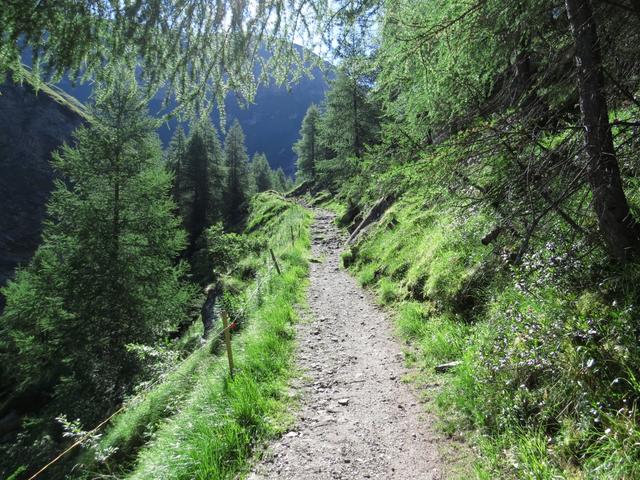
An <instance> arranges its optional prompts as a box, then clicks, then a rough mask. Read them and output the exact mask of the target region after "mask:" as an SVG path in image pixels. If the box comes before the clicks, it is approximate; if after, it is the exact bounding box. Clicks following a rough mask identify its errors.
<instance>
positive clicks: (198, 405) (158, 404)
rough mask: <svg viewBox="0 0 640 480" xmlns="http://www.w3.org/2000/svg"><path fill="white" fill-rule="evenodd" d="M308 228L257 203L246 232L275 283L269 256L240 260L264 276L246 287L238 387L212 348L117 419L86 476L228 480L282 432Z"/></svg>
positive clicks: (275, 199) (236, 348) (300, 217)
mask: <svg viewBox="0 0 640 480" xmlns="http://www.w3.org/2000/svg"><path fill="white" fill-rule="evenodd" d="M310 223H311V216H310V214H309V213H308V212H307V211H306V210H305V209H303V208H302V207H300V206H298V205H296V204H294V203H291V202H288V201H286V200H284V199H282V197H280V196H279V195H278V194H276V193H265V194H260V195H258V196H257V197H256V198H255V199H254V201H253V206H252V213H251V217H250V219H249V230H250V231H251V235H252V236H253V237H254V238H256V239H259V240H260V241H262V242H264V245H265V246H268V247H270V248H273V250H274V252H275V254H276V257H277V258H278V260H279V264H280V267H281V269H282V275H278V274H277V273H276V271H275V269H273V268H271V261H270V260H269V258H268V256H267V255H268V253H267V252H266V251H263V253H262V255H261V256H260V257H259V258H251V259H247V261H251V262H253V263H255V264H258V265H261V268H260V269H259V271H258V273H257V276H256V279H255V281H254V282H251V284H250V285H248V286H247V295H246V296H245V298H246V301H245V305H244V307H245V308H246V311H247V312H248V313H247V315H248V317H247V319H246V321H245V322H244V328H243V329H242V331H241V332H239V333H234V335H233V352H234V360H235V364H236V370H237V371H236V375H235V378H234V379H233V380H231V379H230V378H229V372H228V366H227V359H226V356H225V352H224V349H223V348H220V345H212V344H211V342H215V343H216V344H218V343H219V341H218V340H217V339H212V340H211V341H210V342H209V343H207V344H206V345H205V346H203V347H202V348H199V349H198V350H196V351H195V352H194V353H193V354H191V355H190V356H189V357H188V358H187V359H186V360H184V361H183V362H182V363H181V364H180V365H179V366H178V367H177V369H176V370H175V371H174V372H173V373H171V374H169V375H167V377H166V379H165V380H164V381H163V382H162V383H161V384H160V385H158V386H156V387H155V388H153V389H152V390H151V391H150V392H149V393H147V394H146V395H143V396H142V399H141V400H137V401H134V402H132V404H131V406H130V408H128V409H127V410H126V411H125V412H124V413H123V414H121V415H119V416H118V417H117V418H116V419H115V421H114V423H113V425H112V426H111V427H110V428H109V429H108V430H107V431H106V432H105V435H104V436H103V437H102V438H100V439H99V443H98V447H97V449H94V450H92V451H91V452H90V457H97V458H98V459H99V461H96V460H94V459H92V458H90V457H89V456H86V457H85V462H86V463H87V467H86V469H85V474H86V475H87V476H89V477H91V476H92V475H94V474H95V472H100V473H101V474H115V475H117V476H118V477H119V478H121V477H126V478H149V479H157V478H162V479H173V478H175V479H178V478H184V479H187V478H188V479H192V478H198V479H200V478H201V479H205V478H206V479H211V478H216V479H223V478H235V476H236V475H237V474H238V473H239V472H241V471H243V470H244V469H245V468H246V467H247V465H248V461H249V460H250V459H251V457H252V456H253V455H254V453H255V452H256V447H258V446H259V445H260V444H261V443H262V442H264V441H266V440H267V439H268V438H271V437H273V436H275V435H277V434H279V433H280V432H282V431H283V428H285V427H286V425H287V422H288V418H289V417H288V415H287V408H288V406H289V404H290V402H291V399H290V398H289V396H288V395H287V392H286V386H287V380H288V378H289V376H290V375H291V373H292V365H291V360H292V358H291V357H292V351H293V347H294V340H293V338H294V326H293V324H294V322H295V320H296V318H297V314H296V310H295V308H296V305H297V304H299V303H300V302H303V294H304V291H305V285H306V284H305V279H306V277H307V266H308V265H307V258H308V251H309V247H310V241H309V233H308V231H309V228H308V227H309V225H310ZM292 229H293V231H294V232H295V237H296V238H295V243H294V244H292V240H291V231H292ZM258 285H260V287H259V289H256V287H258ZM212 350H213V352H214V353H212ZM96 452H98V453H97V454H96Z"/></svg>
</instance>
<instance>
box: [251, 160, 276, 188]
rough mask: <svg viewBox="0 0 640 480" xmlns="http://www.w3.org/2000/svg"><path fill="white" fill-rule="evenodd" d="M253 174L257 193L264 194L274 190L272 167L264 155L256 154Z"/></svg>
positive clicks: (252, 169) (252, 166) (252, 165)
mask: <svg viewBox="0 0 640 480" xmlns="http://www.w3.org/2000/svg"><path fill="white" fill-rule="evenodd" d="M251 172H252V174H253V180H254V182H255V187H256V192H258V193H259V192H264V191H267V190H271V189H272V188H273V179H272V172H271V167H270V166H269V162H268V161H267V157H266V156H265V154H264V153H256V154H255V155H254V156H253V161H252V162H251Z"/></svg>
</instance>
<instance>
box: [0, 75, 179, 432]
mask: <svg viewBox="0 0 640 480" xmlns="http://www.w3.org/2000/svg"><path fill="white" fill-rule="evenodd" d="M145 104H146V102H145V100H144V99H143V98H141V96H140V94H139V93H138V91H137V85H136V80H135V76H134V74H133V73H130V74H125V73H124V72H123V71H122V69H121V68H115V67H114V73H113V75H112V76H111V77H110V84H109V85H108V86H107V87H103V88H102V89H100V90H99V91H98V92H97V94H96V101H95V107H94V109H93V115H92V118H93V120H92V123H91V124H90V125H89V126H86V127H81V128H80V129H78V130H77V131H76V133H75V139H76V145H75V146H74V147H70V146H65V147H64V149H63V151H62V153H61V154H60V155H56V156H55V159H54V166H55V168H56V170H57V172H58V173H59V175H60V176H61V177H63V178H65V179H66V181H65V182H62V181H59V182H57V183H56V187H55V191H54V192H53V194H52V197H51V200H50V203H49V205H48V216H49V219H50V220H49V221H48V222H47V223H46V224H45V227H44V232H43V242H42V244H41V246H40V248H39V249H38V251H37V253H36V255H35V257H34V259H33V260H32V262H31V263H30V265H29V266H28V267H27V268H26V269H24V270H22V271H19V272H18V274H17V277H16V279H15V281H13V282H11V283H10V284H9V285H8V286H7V287H6V289H5V290H4V294H5V295H6V298H7V306H6V310H5V312H4V314H3V316H2V319H1V321H0V325H1V327H0V328H1V329H2V332H1V335H0V336H1V337H2V338H3V339H4V345H3V348H2V353H1V355H2V358H1V363H2V364H5V365H7V364H9V363H10V364H11V365H12V369H11V370H7V371H6V372H5V374H7V375H10V378H11V381H12V382H13V383H14V385H15V390H16V392H18V393H19V392H24V391H27V390H28V389H29V388H31V387H35V388H38V389H39V390H40V391H45V392H47V394H48V395H51V396H52V397H51V398H53V400H52V402H53V403H52V404H51V405H52V406H50V409H51V411H52V413H54V414H59V413H65V414H67V415H69V417H70V418H79V419H80V420H81V421H83V422H94V421H95V420H96V419H97V418H98V417H100V416H102V415H103V414H104V412H105V411H108V410H109V409H110V408H112V406H113V405H114V404H116V403H117V402H119V401H121V400H122V398H123V396H124V395H125V394H127V392H129V390H130V388H131V385H132V383H133V382H134V380H135V376H136V374H137V373H138V372H139V363H138V360H137V358H136V356H135V355H134V354H133V353H131V352H130V351H129V350H128V348H127V345H129V344H150V343H153V342H156V341H158V339H160V338H162V337H163V336H164V335H165V334H166V333H167V332H168V331H169V330H170V329H172V328H173V327H174V325H175V324H176V322H178V321H180V319H181V318H182V317H183V316H184V315H185V312H186V307H187V304H188V303H189V301H190V298H191V291H190V289H189V288H187V287H186V286H185V285H184V284H183V283H182V281H181V277H182V275H183V274H184V273H185V272H184V267H183V266H182V265H178V266H176V265H175V264H174V260H175V258H176V256H177V255H178V253H179V252H180V251H181V250H182V249H183V247H184V245H185V234H184V232H183V231H182V230H181V229H180V227H179V221H178V219H177V218H176V217H175V216H174V214H173V211H174V209H175V204H174V203H173V202H172V201H171V198H170V195H169V193H170V189H171V174H170V173H169V172H167V170H166V169H165V167H164V163H163V161H162V152H161V149H160V143H159V140H158V138H157V135H156V134H155V133H154V131H155V129H156V127H157V122H156V121H153V120H151V119H149V118H148V117H147V113H146V108H145Z"/></svg>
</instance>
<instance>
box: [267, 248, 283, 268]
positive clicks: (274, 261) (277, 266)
mask: <svg viewBox="0 0 640 480" xmlns="http://www.w3.org/2000/svg"><path fill="white" fill-rule="evenodd" d="M269 252H270V253H271V260H273V264H274V265H275V266H276V270H277V271H278V275H282V272H281V271H280V265H278V260H276V255H275V254H274V253H273V248H270V249H269Z"/></svg>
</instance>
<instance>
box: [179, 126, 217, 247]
mask: <svg viewBox="0 0 640 480" xmlns="http://www.w3.org/2000/svg"><path fill="white" fill-rule="evenodd" d="M182 174H183V175H182V177H181V178H178V179H177V183H178V184H179V185H180V191H179V193H178V195H177V199H179V202H180V204H181V212H182V215H183V219H184V224H185V226H186V228H187V231H188V232H189V245H190V250H191V251H192V252H193V250H194V249H195V248H196V243H197V241H198V239H199V237H200V236H201V235H202V232H204V230H205V229H206V228H207V227H209V226H210V225H212V224H213V223H214V222H216V221H219V220H220V219H221V211H222V189H223V169H222V149H221V147H220V140H219V139H218V134H217V132H216V130H215V127H214V126H213V125H212V124H211V122H210V121H208V120H201V121H199V122H198V123H196V124H195V125H194V126H193V128H192V131H191V135H190V136H189V140H188V142H187V146H186V151H185V155H184V160H183V168H182Z"/></svg>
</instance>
